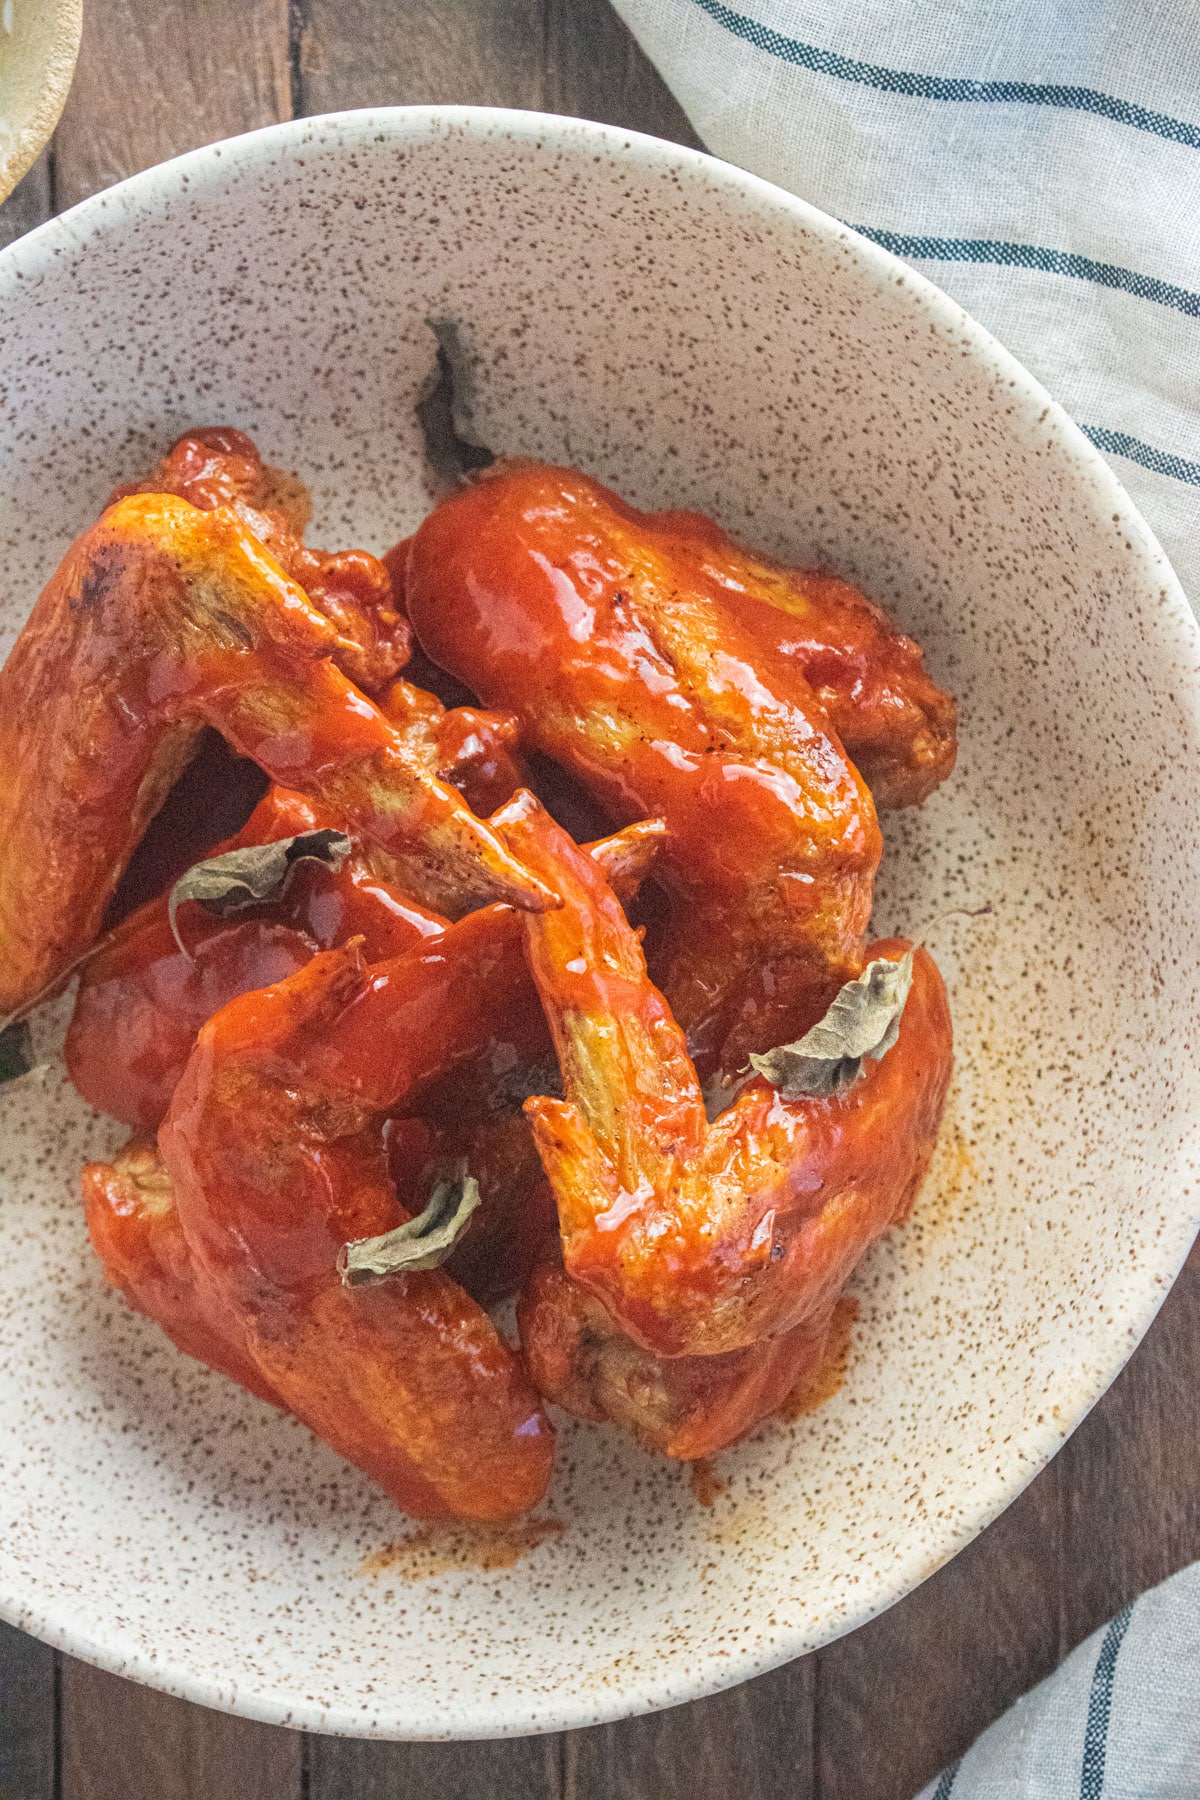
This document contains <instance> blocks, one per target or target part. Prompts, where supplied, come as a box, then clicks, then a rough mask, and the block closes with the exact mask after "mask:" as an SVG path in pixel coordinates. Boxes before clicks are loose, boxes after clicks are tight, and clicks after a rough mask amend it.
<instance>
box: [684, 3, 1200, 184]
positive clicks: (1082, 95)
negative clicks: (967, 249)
mask: <svg viewBox="0 0 1200 1800" xmlns="http://www.w3.org/2000/svg"><path fill="white" fill-rule="evenodd" d="M693 4H694V5H696V6H698V7H699V8H700V10H701V12H705V13H707V14H708V16H709V18H710V19H714V20H715V21H716V23H717V24H718V25H721V26H723V27H724V29H725V30H726V31H728V32H731V33H732V34H733V36H734V37H739V38H742V39H743V40H744V42H746V43H747V44H753V45H754V47H755V49H757V50H765V51H766V52H767V54H768V56H777V57H778V58H779V59H780V61H781V62H787V63H793V64H794V65H795V66H796V67H797V68H801V69H811V70H812V71H813V72H814V74H817V75H832V76H833V77H834V79H835V80H837V81H854V82H858V83H859V85H860V86H863V87H873V88H879V89H881V90H882V91H883V92H884V93H888V94H908V95H911V96H912V97H913V98H914V99H919V100H960V101H976V102H979V101H992V102H996V101H1017V102H1019V103H1021V104H1023V105H1025V106H1057V107H1061V108H1063V109H1064V110H1065V111H1068V112H1084V113H1095V114H1096V115H1097V117H1099V118H1102V119H1112V120H1114V121H1115V122H1116V123H1117V124H1118V125H1131V126H1132V127H1133V128H1134V130H1135V131H1151V132H1153V133H1154V135H1155V136H1156V137H1162V138H1170V140H1171V141H1172V142H1173V143H1176V144H1187V145H1188V146H1190V148H1191V149H1193V150H1200V125H1189V124H1188V122H1187V121H1186V120H1185V119H1173V118H1171V116H1170V114H1169V113H1160V112H1151V111H1150V109H1149V108H1148V107H1145V106H1135V105H1134V104H1133V102H1132V101H1130V100H1118V99H1117V98H1116V96H1115V95H1113V94H1101V93H1099V92H1098V91H1097V90H1096V89H1095V88H1086V87H1066V86H1060V85H1059V84H1058V83H1054V82H1042V81H970V80H966V79H962V78H960V77H958V76H946V75H916V74H913V73H912V72H910V71H909V70H907V69H884V68H881V67H880V66H879V65H878V64H876V63H866V62H858V61H856V59H855V58H854V57H851V56H839V55H838V54H837V53H836V52H835V51H833V50H822V49H820V48H818V46H817V45H816V44H804V43H801V42H800V40H799V39H798V38H790V37H784V35H783V33H782V32H779V31H773V30H772V29H771V27H770V26H769V25H763V24H761V23H760V22H759V20H757V19H750V18H747V16H746V14H745V13H739V12H734V10H733V8H732V7H730V6H725V5H723V4H722V0H693Z"/></svg>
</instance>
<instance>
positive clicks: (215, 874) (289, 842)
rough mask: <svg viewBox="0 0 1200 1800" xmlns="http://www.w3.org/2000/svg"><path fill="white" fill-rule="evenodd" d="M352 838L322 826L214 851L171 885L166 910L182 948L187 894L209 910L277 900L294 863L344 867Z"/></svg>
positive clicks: (224, 909)
mask: <svg viewBox="0 0 1200 1800" xmlns="http://www.w3.org/2000/svg"><path fill="white" fill-rule="evenodd" d="M351 848H352V846H351V843H350V839H349V838H348V837H347V836H346V834H345V832H343V831H332V830H330V829H329V828H328V827H326V828H325V829H323V830H321V831H302V832H300V833H299V834H298V835H297V836H296V837H290V838H280V839H279V840H278V841H277V842H276V843H274V844H250V845H248V846H247V847H246V848H245V849H244V850H227V851H226V852H225V854H224V855H223V856H210V857H209V858H208V860H207V861H206V862H198V863H196V864H195V865H194V866H193V867H192V868H190V869H189V870H188V871H187V874H186V875H181V876H180V877H179V880H178V881H177V882H176V883H175V886H174V887H173V888H172V889H171V898H170V900H169V901H168V902H167V916H168V917H169V919H170V921H171V931H172V934H173V936H174V938H175V942H176V943H177V944H178V945H179V948H180V949H181V950H184V951H186V948H187V947H186V945H185V944H184V943H183V942H182V940H181V939H180V936H179V932H178V930H177V929H176V925H175V914H176V913H177V912H178V910H179V908H180V907H181V906H182V905H183V902H184V901H185V900H198V901H199V902H200V904H201V906H204V907H206V908H207V909H208V911H209V912H214V913H227V912H236V911H237V910H238V908H239V907H241V906H251V905H253V904H254V902H255V901H258V900H274V899H276V898H277V897H278V895H279V894H281V893H282V891H283V888H284V884H285V883H286V881H287V878H288V874H289V873H290V871H291V869H292V868H293V866H294V865H295V864H296V863H298V862H304V861H305V860H306V859H307V860H310V861H313V862H323V863H328V865H329V867H330V868H331V869H340V868H341V866H342V864H343V863H344V862H345V860H346V858H347V857H348V856H349V854H350V851H351Z"/></svg>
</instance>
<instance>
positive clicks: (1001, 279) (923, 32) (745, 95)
mask: <svg viewBox="0 0 1200 1800" xmlns="http://www.w3.org/2000/svg"><path fill="white" fill-rule="evenodd" d="M615 5H616V8H617V10H618V12H620V13H621V14H622V16H623V17H624V18H625V20H626V21H627V23H628V24H629V25H630V26H631V28H632V29H633V31H634V32H635V33H636V35H637V37H638V38H639V39H640V41H641V43H642V46H643V48H644V49H645V50H646V51H647V53H648V54H649V56H650V57H651V59H652V60H653V61H654V62H655V63H656V64H657V66H658V68H659V70H660V71H661V73H662V74H663V76H664V77H665V79H666V81H667V82H668V83H669V85H670V86H671V88H672V89H673V90H674V92H675V94H676V97H677V98H678V99H679V101H680V102H681V103H682V105H683V107H684V109H685V110H686V112H687V114H688V116H689V118H690V119H691V121H692V123H693V125H694V126H695V128H696V130H697V131H698V132H699V134H700V136H701V138H702V139H703V140H704V142H705V143H706V144H707V145H708V147H709V149H710V150H712V151H713V152H714V154H715V155H717V156H722V157H725V158H726V159H727V160H728V161H730V162H734V163H739V164H740V165H741V166H742V167H743V168H746V169H750V170H752V171H753V172H754V173H755V174H757V175H762V176H765V177H766V178H767V179H768V180H770V181H775V182H778V183H779V185H780V186H781V187H785V188H790V189H791V190H792V192H793V193H796V194H799V195H801V196H802V197H803V198H804V199H805V200H809V201H811V202H812V203H813V204H814V205H816V206H819V207H821V208H823V209H824V211H826V212H829V213H833V214H834V216H835V217H837V218H839V219H842V220H844V221H845V222H846V223H847V224H849V225H852V226H854V227H855V229H856V230H858V231H861V232H862V233H863V235H864V236H866V237H869V238H872V239H873V240H874V241H875V242H876V243H877V244H882V245H884V246H885V248H887V249H889V250H892V251H894V252H895V253H896V255H897V256H901V257H903V258H904V259H905V261H907V262H911V263H914V264H915V265H916V266H917V267H918V268H919V269H920V270H921V271H922V273H924V274H926V275H928V276H929V277H930V279H931V280H933V281H935V282H936V283H937V284H938V286H939V287H941V288H944V289H945V290H946V291H947V292H948V293H950V294H952V295H953V296H954V298H955V299H956V300H957V301H958V302H959V304H960V305H961V306H963V307H965V308H966V310H967V311H968V312H969V313H971V314H973V315H974V317H975V318H977V319H978V320H979V321H980V322H981V323H982V324H984V325H986V326H987V328H988V329H989V330H990V331H991V332H993V333H994V334H995V336H996V337H998V338H999V339H1000V341H1001V343H1003V344H1004V345H1005V346H1006V347H1007V348H1008V349H1009V350H1011V351H1012V352H1013V354H1014V355H1015V356H1017V357H1018V358H1019V359H1020V360H1021V361H1022V362H1023V363H1024V364H1025V366H1026V367H1027V368H1028V369H1030V370H1032V372H1033V373H1034V374H1035V375H1036V376H1037V377H1038V379H1039V380H1040V381H1041V382H1042V383H1043V384H1044V385H1045V386H1046V387H1047V388H1048V389H1049V390H1050V392H1051V393H1052V394H1053V395H1054V397H1055V399H1056V400H1059V401H1060V402H1061V403H1062V405H1063V406H1064V407H1065V408H1066V410H1067V411H1068V412H1069V413H1070V414H1071V416H1072V418H1074V419H1075V421H1076V423H1077V424H1078V425H1079V426H1080V427H1081V428H1082V429H1083V431H1084V432H1085V433H1086V434H1087V436H1088V437H1089V438H1090V439H1091V441H1092V443H1093V444H1095V445H1096V446H1097V448H1098V449H1099V450H1100V451H1101V452H1102V453H1103V454H1104V455H1105V456H1106V457H1108V458H1109V460H1110V461H1111V463H1112V466H1113V468H1114V470H1115V471H1116V473H1117V476H1118V478H1119V479H1120V480H1121V482H1122V483H1123V484H1124V486H1125V487H1126V488H1127V490H1128V491H1129V493H1130V494H1131V495H1132V497H1133V499H1134V501H1135V503H1136V504H1137V506H1138V507H1139V508H1140V510H1141V511H1142V513H1143V515H1144V516H1145V518H1146V520H1147V521H1148V523H1149V525H1150V527H1151V529H1152V530H1153V531H1154V532H1155V533H1156V534H1157V536H1158V538H1159V541H1160V542H1161V543H1162V545H1163V548H1164V549H1165V550H1166V552H1167V555H1168V556H1169V557H1170V559H1171V562H1172V563H1173V564H1174V567H1175V570H1176V572H1177V573H1178V575H1179V578H1180V580H1181V582H1182V583H1183V586H1184V589H1185V590H1186V591H1187V592H1188V593H1189V594H1190V595H1191V597H1192V600H1193V604H1194V605H1200V4H1198V0H736V4H725V0H615ZM1197 1791H1198V1792H1200V1784H1198V1788H1197Z"/></svg>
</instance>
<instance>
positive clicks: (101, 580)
mask: <svg viewBox="0 0 1200 1800" xmlns="http://www.w3.org/2000/svg"><path fill="white" fill-rule="evenodd" d="M128 561H129V558H128V554H127V551H126V547H125V545H124V544H99V545H97V546H96V548H95V549H94V550H93V551H92V553H91V555H90V556H89V558H88V562H87V566H86V568H85V569H84V572H83V575H82V578H81V580H80V582H79V585H78V587H77V588H76V589H74V590H73V591H72V593H71V594H70V596H69V600H68V604H69V606H70V608H71V611H72V612H73V613H82V612H99V611H100V610H101V609H102V608H103V606H104V602H105V601H106V600H107V598H108V596H109V594H110V593H111V592H112V590H113V588H114V587H116V585H117V584H118V582H120V581H121V579H122V577H123V576H124V574H125V571H126V568H127V566H128Z"/></svg>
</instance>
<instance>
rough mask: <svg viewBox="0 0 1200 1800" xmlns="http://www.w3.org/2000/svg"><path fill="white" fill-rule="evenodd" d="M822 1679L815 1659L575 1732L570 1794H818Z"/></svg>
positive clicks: (800, 1797) (604, 1798)
mask: <svg viewBox="0 0 1200 1800" xmlns="http://www.w3.org/2000/svg"><path fill="white" fill-rule="evenodd" d="M815 1676H816V1661H815V1658H812V1657H809V1658H806V1659H804V1660H803V1661H801V1662H795V1663H792V1664H790V1665H789V1666H788V1667H786V1668H783V1669H776V1670H775V1671H774V1672H773V1673H772V1674H770V1675H762V1676H760V1677H759V1678H758V1680H757V1681H749V1682H746V1683H744V1684H743V1685H742V1686H741V1687H737V1688H731V1689H730V1690H729V1691H728V1693H724V1694H715V1695H713V1697H712V1698H711V1699H709V1700H697V1701H694V1702H693V1703H692V1704H691V1705H690V1706H678V1707H673V1708H672V1709H671V1711H670V1712H661V1713H652V1714H651V1715H650V1716H649V1717H648V1718H644V1719H627V1720H624V1721H623V1722H622V1723H621V1724H618V1725H599V1726H594V1727H592V1728H591V1729H589V1730H586V1731H575V1732H570V1733H568V1734H567V1736H566V1737H565V1738H564V1740H563V1742H564V1752H565V1754H564V1800H810V1796H812V1795H814V1794H815V1792H816V1788H815V1786H814V1768H813V1748H814V1746H813V1731H812V1726H813V1683H814V1680H815ZM862 1800H866V1796H865V1795H864V1796H863V1797H862Z"/></svg>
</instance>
